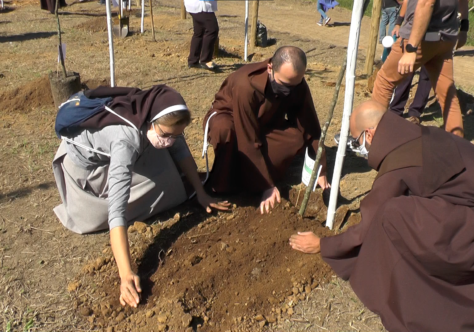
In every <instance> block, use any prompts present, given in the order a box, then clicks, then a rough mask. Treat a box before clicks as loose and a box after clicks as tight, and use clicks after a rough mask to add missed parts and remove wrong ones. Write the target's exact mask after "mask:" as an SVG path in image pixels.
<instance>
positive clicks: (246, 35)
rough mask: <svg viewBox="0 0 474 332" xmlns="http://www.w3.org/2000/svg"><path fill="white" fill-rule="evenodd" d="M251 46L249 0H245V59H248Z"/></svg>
mask: <svg viewBox="0 0 474 332" xmlns="http://www.w3.org/2000/svg"><path fill="white" fill-rule="evenodd" d="M248 48H249V0H245V43H244V61H247V56H248Z"/></svg>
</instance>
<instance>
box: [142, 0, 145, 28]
mask: <svg viewBox="0 0 474 332" xmlns="http://www.w3.org/2000/svg"><path fill="white" fill-rule="evenodd" d="M144 31H145V0H142V25H141V33H143V32H144Z"/></svg>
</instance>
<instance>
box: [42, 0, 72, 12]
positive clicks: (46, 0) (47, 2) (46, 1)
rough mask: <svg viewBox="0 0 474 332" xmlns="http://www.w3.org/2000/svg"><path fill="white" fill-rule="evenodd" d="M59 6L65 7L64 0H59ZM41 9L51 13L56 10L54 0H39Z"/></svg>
mask: <svg viewBox="0 0 474 332" xmlns="http://www.w3.org/2000/svg"><path fill="white" fill-rule="evenodd" d="M58 6H59V8H62V7H66V6H67V4H66V1H65V0H59V4H58ZM41 9H44V10H49V12H50V13H51V14H54V13H55V12H56V0H41Z"/></svg>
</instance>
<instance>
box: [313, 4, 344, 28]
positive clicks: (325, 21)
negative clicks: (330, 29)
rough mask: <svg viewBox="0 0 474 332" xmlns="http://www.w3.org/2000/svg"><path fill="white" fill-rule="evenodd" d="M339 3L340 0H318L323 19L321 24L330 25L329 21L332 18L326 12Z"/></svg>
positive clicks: (320, 21) (319, 23)
mask: <svg viewBox="0 0 474 332" xmlns="http://www.w3.org/2000/svg"><path fill="white" fill-rule="evenodd" d="M337 5H339V2H337V1H336V0H318V3H317V5H316V6H317V7H316V8H317V9H318V12H319V13H320V14H321V19H320V20H319V22H318V25H319V26H323V25H328V23H329V22H330V21H331V18H330V17H329V16H327V15H326V12H327V11H328V10H329V9H332V8H334V7H336V6H337Z"/></svg>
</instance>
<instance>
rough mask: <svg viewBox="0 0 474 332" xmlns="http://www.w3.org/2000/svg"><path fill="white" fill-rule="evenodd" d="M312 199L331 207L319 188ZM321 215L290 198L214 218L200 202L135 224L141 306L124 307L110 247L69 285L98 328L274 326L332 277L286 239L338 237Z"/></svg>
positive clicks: (242, 328)
mask: <svg viewBox="0 0 474 332" xmlns="http://www.w3.org/2000/svg"><path fill="white" fill-rule="evenodd" d="M291 196H292V197H296V195H291ZM311 204H312V209H313V210H314V211H316V210H318V209H317V207H316V205H318V206H319V207H321V209H323V208H324V209H325V207H324V203H323V200H322V198H321V195H320V194H316V196H315V197H314V198H313V199H312V200H311ZM318 215H320V214H318ZM318 218H319V217H317V216H316V219H315V218H311V219H310V218H301V217H299V215H298V214H297V210H296V208H295V207H294V206H293V205H292V204H291V203H290V202H287V201H283V202H282V203H281V204H280V205H279V206H278V207H277V208H275V209H274V210H273V211H272V212H271V214H268V215H260V213H259V212H257V211H256V209H255V207H239V208H234V209H233V211H232V213H219V214H218V215H217V216H212V217H209V216H208V215H205V214H203V213H201V212H200V210H197V209H196V210H194V211H191V212H188V213H187V215H185V216H183V217H181V216H180V215H179V214H176V215H175V217H174V218H171V219H170V220H168V221H167V222H165V223H163V224H161V225H151V226H147V225H146V224H144V223H140V222H136V223H135V224H134V225H133V226H131V227H130V228H129V235H130V242H131V243H132V244H131V248H132V256H133V258H134V259H137V261H138V266H137V269H136V270H137V271H138V274H139V275H140V277H141V278H142V287H143V294H142V296H143V297H142V303H143V304H141V305H140V306H139V307H138V308H137V309H131V308H128V307H127V308H125V309H124V308H122V307H121V306H120V304H119V303H118V296H119V279H118V277H117V270H116V267H115V263H114V262H113V258H112V255H111V252H110V249H109V248H106V249H105V250H104V253H105V256H103V257H99V258H97V259H96V260H95V261H92V262H91V263H90V264H88V265H86V266H84V268H83V274H81V275H80V276H78V277H77V278H76V280H75V281H73V282H72V283H71V284H70V285H69V290H70V291H71V292H72V293H73V294H75V296H76V305H77V308H78V309H79V312H80V313H81V314H82V315H83V316H86V317H87V319H88V321H89V323H90V328H109V330H111V329H112V328H111V327H114V330H115V331H119V330H124V331H131V330H140V331H185V330H186V331H187V330H189V331H193V330H194V331H196V330H199V331H226V330H233V331H249V330H255V329H261V328H262V327H264V326H269V325H270V326H271V325H275V324H277V323H278V322H279V321H281V320H282V319H285V318H288V317H289V316H291V315H292V314H293V309H292V308H293V307H294V306H295V305H296V304H297V303H298V301H300V300H303V299H305V298H306V296H307V294H308V293H309V292H310V291H311V290H312V289H314V288H315V287H317V286H318V284H319V283H320V282H321V281H325V280H327V279H328V277H329V276H330V275H332V273H331V270H330V268H329V266H327V265H326V264H325V263H324V262H323V261H322V260H321V258H320V256H319V255H304V254H302V253H300V252H296V251H293V250H291V248H290V247H289V244H288V239H289V237H290V236H291V235H292V234H294V233H295V232H297V231H305V230H313V231H314V232H315V233H316V234H318V235H320V236H327V235H330V234H331V232H330V231H329V230H328V229H327V228H325V227H323V226H321V222H322V221H323V220H318ZM94 285H98V286H94ZM85 294H88V295H85Z"/></svg>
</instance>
